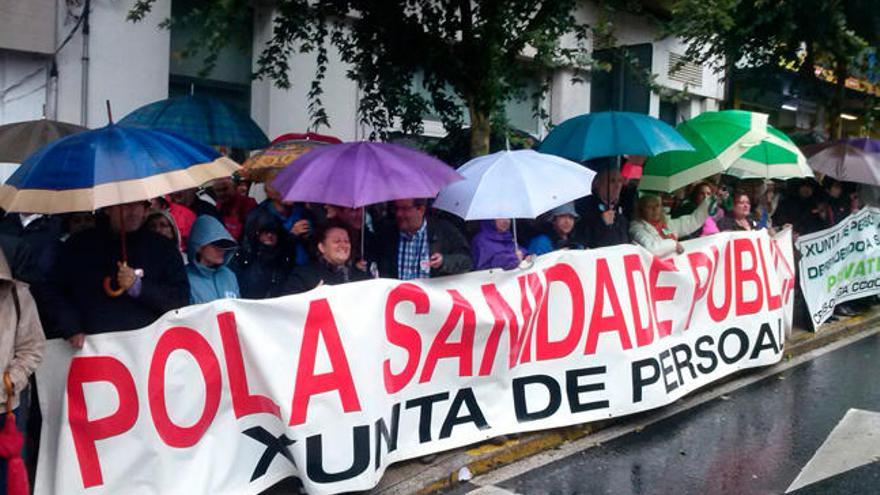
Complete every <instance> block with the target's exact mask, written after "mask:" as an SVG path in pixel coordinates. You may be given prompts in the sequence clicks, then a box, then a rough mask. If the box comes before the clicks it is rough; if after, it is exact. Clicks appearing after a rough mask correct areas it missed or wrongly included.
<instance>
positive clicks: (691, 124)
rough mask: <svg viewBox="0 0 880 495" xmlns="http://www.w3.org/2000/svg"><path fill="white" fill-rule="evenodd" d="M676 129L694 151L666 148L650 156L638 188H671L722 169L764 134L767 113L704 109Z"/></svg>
mask: <svg viewBox="0 0 880 495" xmlns="http://www.w3.org/2000/svg"><path fill="white" fill-rule="evenodd" d="M676 130H678V132H679V133H680V134H681V135H682V136H684V138H685V139H687V140H688V142H690V143H691V144H692V145H693V146H694V149H695V151H669V152H666V153H661V154H659V155H657V156H654V157H651V158H649V159H648V160H647V161H646V162H645V167H644V175H642V180H641V182H640V183H639V188H640V189H646V190H651V191H674V190H676V189H679V188H681V187H684V186H686V185H688V184H692V183H694V182H697V181H700V180H702V179H705V178H706V177H710V176H712V175H715V174H719V173H723V172H724V171H726V170H727V169H728V168H729V167H730V166H731V165H732V164H733V163H734V162H735V161H736V160H737V159H739V158H740V157H741V156H742V155H743V154H744V153H745V152H747V151H748V150H749V149H750V148H751V147H753V146H755V145H757V144H759V143H760V142H761V141H762V140H763V139H764V138H766V137H767V115H766V114H761V113H754V112H746V111H744V110H723V111H720V112H704V113H701V114H700V115H698V116H696V117H694V118H693V119H691V120H688V121H685V122H682V123H681V124H679V125H678V127H676Z"/></svg>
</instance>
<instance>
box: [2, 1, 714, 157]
mask: <svg viewBox="0 0 880 495" xmlns="http://www.w3.org/2000/svg"><path fill="white" fill-rule="evenodd" d="M133 3H134V0H0V124H4V123H9V122H15V121H21V120H29V119H35V118H40V117H42V116H46V117H48V118H52V119H57V120H62V121H67V122H73V123H79V124H83V125H86V126H88V127H91V128H94V127H100V126H103V125H105V124H106V123H107V121H108V115H107V110H106V105H105V101H110V103H111V106H112V112H113V115H114V117H116V118H117V119H118V118H120V117H122V116H124V115H125V114H127V113H128V112H130V111H132V110H134V109H136V108H138V107H140V106H141V105H144V104H147V103H150V102H152V101H155V100H159V99H163V98H167V97H169V96H175V95H179V94H185V93H186V92H199V93H207V94H213V95H216V96H219V97H222V98H225V99H227V100H230V101H233V102H235V103H236V104H238V105H239V106H240V107H242V108H243V109H245V110H246V111H248V112H249V113H250V115H251V116H252V117H253V119H254V120H255V121H256V122H257V123H258V124H259V125H260V126H261V127H262V128H263V130H264V131H265V132H266V134H267V135H268V136H269V137H270V138H273V137H275V136H277V135H280V134H283V133H286V132H304V131H306V130H307V126H308V124H309V117H308V110H307V106H308V102H307V93H308V88H309V85H310V83H311V79H312V75H313V74H314V69H315V60H314V57H313V56H311V55H300V54H297V55H294V56H293V58H292V60H291V63H290V66H291V72H292V77H291V82H292V86H291V88H290V89H279V88H276V87H274V86H273V85H272V84H271V83H270V82H268V81H252V80H251V79H250V74H251V71H252V70H254V69H255V66H256V59H257V58H258V56H259V53H260V51H261V50H262V47H263V46H264V45H265V43H266V40H268V38H269V37H270V36H271V30H272V17H273V9H272V7H271V2H256V3H255V5H256V6H255V7H254V10H253V12H250V13H248V15H247V16H245V17H243V19H246V21H245V22H249V23H251V25H252V27H253V28H252V31H251V32H249V33H247V32H246V35H247V36H249V37H250V43H244V44H243V45H244V48H242V46H235V47H233V46H231V47H229V48H228V49H227V50H226V51H225V52H224V53H223V55H222V56H221V57H220V62H219V63H218V65H217V67H216V68H215V69H214V70H213V71H212V72H211V73H209V74H207V75H205V74H202V73H201V70H200V69H201V60H200V59H199V58H198V57H194V58H193V57H190V58H187V57H184V56H183V54H184V52H185V51H186V49H187V46H188V44H187V43H188V41H189V40H190V39H191V38H192V37H191V35H190V33H189V32H187V30H186V28H185V27H181V28H174V29H172V30H166V29H160V28H159V27H158V25H159V23H160V22H161V21H162V20H163V19H165V18H167V17H168V16H169V15H171V14H172V13H179V12H181V11H183V10H185V9H187V8H189V7H190V6H191V5H192V3H193V0H157V1H156V2H155V4H154V6H153V9H152V11H151V12H150V14H149V15H148V16H147V17H146V18H145V19H144V20H143V21H141V22H139V23H132V22H128V21H126V15H127V13H128V11H129V9H130V8H131V6H132V5H133ZM86 4H88V5H90V7H91V10H90V12H91V14H90V15H89V16H88V25H87V26H86V25H85V23H84V22H83V21H82V15H81V14H82V12H83V9H84V8H85V5H86ZM596 15H597V14H596V8H595V6H594V5H593V4H591V3H590V2H583V3H582V4H581V7H580V9H579V12H577V16H578V17H579V18H581V19H583V20H586V21H587V22H589V21H591V20H594V19H595V18H596ZM615 26H616V28H615V35H616V37H617V40H618V43H619V45H622V46H625V47H626V48H627V51H628V52H629V53H630V54H631V55H633V56H634V57H635V58H636V59H637V60H638V62H639V64H640V65H642V67H645V68H650V71H651V73H653V74H655V75H656V79H655V81H656V83H657V84H659V85H660V86H661V87H662V88H663V89H664V90H668V94H665V95H664V94H660V93H658V92H656V91H650V90H649V89H648V88H647V86H645V85H644V84H641V83H639V81H638V80H637V79H638V78H637V77H634V75H633V74H632V73H631V72H628V71H627V70H626V69H619V68H615V69H614V70H612V71H611V72H595V71H594V72H582V71H579V70H577V69H574V68H572V69H562V70H559V71H558V72H557V73H555V74H553V75H552V84H551V87H550V91H549V92H548V93H547V94H546V95H545V96H544V100H543V101H542V105H543V106H544V109H545V111H546V114H547V115H548V116H549V121H542V120H540V119H539V118H538V117H537V116H535V115H533V112H532V111H531V108H532V103H531V102H510V104H509V106H508V112H507V113H508V117H509V119H510V121H511V124H512V125H513V126H515V127H517V128H519V129H522V130H524V131H527V132H529V133H532V134H534V135H536V136H537V137H542V136H543V134H544V133H545V132H546V129H547V128H548V126H549V125H551V124H556V123H559V122H561V121H563V120H565V119H566V118H569V117H572V116H575V115H578V114H582V113H586V112H590V111H600V110H608V109H624V110H632V111H638V112H643V113H648V114H650V115H652V116H655V117H659V118H662V119H664V120H666V121H668V122H670V123H676V122H680V121H681V120H683V119H686V118H690V117H693V116H695V115H697V114H699V113H700V112H703V111H707V110H716V109H718V108H719V106H720V103H721V101H722V100H723V99H724V96H725V95H724V85H723V83H722V82H721V75H719V74H715V73H713V72H712V71H711V70H710V69H709V68H706V67H699V66H693V65H685V66H684V67H682V68H681V69H680V70H678V71H673V70H672V69H673V68H674V67H675V65H676V62H678V60H679V58H680V57H681V54H683V53H684V50H685V47H684V46H682V44H681V43H680V42H678V41H677V40H674V39H669V38H666V39H660V37H659V35H660V33H659V31H658V28H657V27H655V26H654V25H653V24H652V23H651V21H649V20H647V19H645V18H641V17H637V16H630V15H621V16H619V18H618V19H615ZM86 27H87V28H88V29H86ZM238 45H242V44H238ZM248 45H249V46H248ZM590 49H591V50H592V51H593V56H594V57H596V58H601V57H602V56H603V51H602V50H601V49H598V48H597V49H593V47H590ZM329 56H330V64H329V67H328V72H327V77H326V79H325V82H324V91H325V94H324V96H323V101H324V104H325V106H326V111H327V114H328V116H329V119H330V125H331V128H330V129H324V128H322V129H320V132H324V133H329V134H333V135H335V136H338V137H340V138H341V139H344V140H354V139H363V138H365V137H366V136H367V135H368V134H369V129H366V128H364V126H363V125H361V124H360V123H359V119H358V115H357V107H358V101H359V88H358V86H357V84H356V83H354V82H353V81H351V80H349V79H348V78H347V77H346V75H345V74H346V70H347V67H346V65H345V64H344V63H343V62H342V61H341V60H340V57H339V54H338V53H336V52H334V51H333V50H332V48H331V50H330V54H329ZM664 92H665V91H664ZM682 93H683V94H682ZM669 94H677V95H678V97H677V98H675V99H673V100H672V101H668V100H667V97H668V95H669ZM424 128H425V134H426V135H430V136H442V135H443V134H444V132H445V131H444V130H443V128H442V126H441V125H440V123H439V122H438V121H437V120H436V119H432V118H431V116H430V115H426V116H425V126H424Z"/></svg>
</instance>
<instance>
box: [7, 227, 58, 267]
mask: <svg viewBox="0 0 880 495" xmlns="http://www.w3.org/2000/svg"><path fill="white" fill-rule="evenodd" d="M61 234H62V220H61V217H57V216H48V215H44V216H42V217H40V218H38V219H36V220H34V221H32V222H31V223H29V224H28V225H27V227H25V226H23V225H22V224H21V216H19V214H18V213H7V214H6V216H4V217H3V219H2V220H0V235H8V236H11V237H17V238H19V239H21V240H22V242H24V243H25V244H27V245H28V247H29V248H30V251H31V253H32V255H33V256H34V261H35V262H36V263H37V269H38V270H39V272H40V275H41V277H45V276H46V275H48V274H49V271H50V270H51V269H52V266H53V265H54V264H55V257H56V256H57V255H58V248H59V245H60V239H61Z"/></svg>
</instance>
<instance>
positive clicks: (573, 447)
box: [470, 326, 880, 486]
mask: <svg viewBox="0 0 880 495" xmlns="http://www.w3.org/2000/svg"><path fill="white" fill-rule="evenodd" d="M878 332H880V326H878V327H875V328H872V329H870V330H867V331H864V332H860V333H857V334H854V335H851V336H849V337H846V338H843V339H840V340H838V341H836V342H832V343H831V344H828V345H826V346H823V347H820V348H818V349H815V350H812V351H810V352H807V353H805V354H801V355H800V356H796V357H794V358H792V359H791V360H789V361H787V362H781V363H779V364H777V365H775V366H771V367H769V368H767V369H766V370H764V371H761V372H759V373H757V374H754V375H752V374H749V375H746V376H743V377H742V378H737V379H735V380H732V381H730V382H728V383H725V384H724V385H721V386H719V387H716V388H713V389H710V390H706V391H703V392H699V391H697V392H696V393H695V394H694V395H691V396H689V398H688V397H686V398H684V399H682V400H681V401H679V402H675V403H673V404H670V405H668V406H665V407H663V408H660V409H658V410H657V412H656V413H654V414H651V415H650V416H648V417H646V418H642V419H637V420H634V421H632V422H626V423H623V424H619V425H616V426H612V427H610V428H605V429H603V430H599V431H598V432H597V433H594V434H592V435H587V436H586V437H584V438H581V439H578V440H575V441H573V442H570V443H566V444H562V445H561V446H559V448H557V449H555V450H552V451H547V452H541V453H539V454H535V455H534V456H531V457H528V458H526V459H523V460H521V461H517V462H514V463H512V464H508V465H506V466H502V467H500V468H498V469H497V470H494V471H490V472H488V473H486V474H482V475H479V476H476V477H475V478H474V479H472V480H470V482H471V483H473V484H476V485H480V486H490V485H498V484H500V483H502V482H504V481H507V480H509V479H512V478H516V477H517V476H519V475H521V474H524V473H527V472H529V471H532V470H534V469H537V468H540V467H542V466H546V465H547V464H550V463H551V462H555V461H558V460H560V459H564V458H566V457H570V456H572V455H574V454H577V453H579V452H581V451H583V450H587V449H589V448H592V447H596V446H598V445H601V444H603V443H608V442H610V441H611V440H614V439H616V438H620V437H622V436H624V435H627V434H629V433H632V432H634V431H641V430H642V429H644V428H645V427H648V426H650V425H652V424H654V423H657V422H659V421H662V420H664V419H667V418H669V417H672V416H674V415H676V414H679V413H682V412H684V411H687V410H688V409H692V408H694V407H697V406H699V405H701V404H704V403H706V402H709V401H711V400H715V399H717V398H719V397H721V396H722V395H729V394H731V393H732V392H734V391H736V390H738V389H740V388H743V387H747V386H749V385H752V384H754V383H757V382H760V381H762V380H764V379H766V378H768V377H771V376H774V375H778V374H780V373H783V372H785V371H788V370H789V369H791V368H794V367H795V366H798V365H800V364H803V363H805V362H807V361H811V360H813V359H816V358H818V357H821V356H823V355H825V354H828V353H829V352H833V351H836V350H837V349H840V348H841V347H844V346H847V345H849V344H852V343H854V342H858V341H859V340H862V339H864V338H868V337H872V336H874V335H875V334H877V333H878Z"/></svg>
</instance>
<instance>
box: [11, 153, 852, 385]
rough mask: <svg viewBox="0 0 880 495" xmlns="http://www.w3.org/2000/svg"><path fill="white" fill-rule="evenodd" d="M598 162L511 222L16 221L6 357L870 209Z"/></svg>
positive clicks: (837, 189) (828, 190) (293, 214)
mask: <svg viewBox="0 0 880 495" xmlns="http://www.w3.org/2000/svg"><path fill="white" fill-rule="evenodd" d="M589 165H591V166H595V167H596V168H597V169H598V173H597V175H596V178H595V180H594V182H593V194H592V195H589V196H587V197H585V198H582V199H580V200H578V201H575V202H573V203H569V204H564V205H561V206H559V207H558V208H555V209H553V210H552V211H550V212H548V213H547V214H545V215H544V216H542V217H541V218H539V219H536V220H518V221H517V224H516V225H513V224H512V221H511V220H510V219H494V220H485V221H480V222H469V223H465V222H463V221H461V220H460V219H458V218H456V217H452V216H451V215H448V214H446V213H444V212H441V211H437V210H432V208H431V201H430V199H426V198H411V199H404V200H397V201H393V202H389V203H388V204H379V205H372V206H370V207H367V208H365V209H357V208H346V207H339V206H334V205H318V204H304V203H290V202H285V201H283V200H282V199H281V197H280V195H279V194H278V192H277V191H275V190H274V189H273V188H272V187H271V177H269V180H267V182H266V183H265V184H264V188H265V196H266V199H265V200H263V201H262V202H260V203H257V202H256V201H255V199H254V198H252V197H251V196H250V194H249V193H250V187H251V185H250V184H248V183H247V182H246V181H242V180H234V179H233V178H227V179H221V180H217V181H214V182H213V183H212V184H210V185H206V187H205V188H204V189H202V190H187V191H181V192H177V193H174V194H170V195H168V196H166V197H162V198H155V199H154V200H153V201H151V202H137V203H130V204H125V205H118V206H112V207H108V208H105V209H103V210H102V211H99V212H97V213H95V214H90V213H76V214H69V215H61V216H46V215H36V214H34V215H28V214H19V213H9V214H6V215H5V216H4V217H3V218H2V220H0V248H2V253H0V254H2V256H0V284H2V288H3V291H4V292H3V293H2V295H0V296H2V297H5V299H4V306H3V309H2V311H3V313H0V318H5V319H6V321H7V323H9V324H10V325H13V324H14V325H15V326H17V327H18V328H19V329H20V331H19V332H18V333H17V334H16V335H17V336H16V337H15V341H14V342H13V341H12V340H10V339H9V338H7V337H8V335H10V334H9V333H5V334H4V335H5V337H3V338H2V339H0V351H2V354H0V359H5V360H6V361H7V362H6V366H4V369H9V370H12V372H11V375H12V376H11V378H12V381H13V383H14V386H15V390H16V391H21V390H22V389H24V387H25V386H26V384H27V377H28V375H30V374H31V373H32V372H33V370H34V369H35V368H36V366H37V365H38V364H39V362H40V357H39V355H40V347H41V346H42V341H43V339H44V337H45V338H63V339H66V340H67V341H68V342H69V343H70V345H72V346H73V347H76V348H79V347H82V346H83V343H84V340H85V337H86V335H88V334H95V333H101V332H110V331H121V330H133V329H138V328H142V327H144V326H147V325H149V324H150V323H152V322H153V321H155V320H156V319H157V318H158V317H159V316H160V315H162V314H163V313H165V312H167V311H169V310H172V309H175V308H180V307H183V306H186V305H189V304H197V303H204V302H209V301H212V300H216V299H221V298H246V299H261V298H269V297H276V296H282V295H286V294H295V293H301V292H306V291H309V290H312V289H314V288H316V287H318V286H321V285H334V284H342V283H347V282H355V281H359V280H366V279H369V278H376V277H388V278H397V279H401V280H413V279H423V278H434V277H439V276H445V275H454V274H460V273H464V272H468V271H471V270H484V269H504V270H507V269H515V268H516V267H518V266H520V263H521V262H522V261H523V260H524V259H526V258H528V257H530V256H538V255H542V254H545V253H549V252H551V251H556V250H560V249H570V250H578V249H595V248H601V247H607V246H613V245H619V244H627V243H636V244H639V245H641V246H643V247H644V248H645V249H647V250H648V251H650V252H651V253H653V254H655V255H657V256H661V257H662V256H668V255H672V254H675V253H681V252H682V251H683V247H682V244H681V243H682V241H684V240H686V239H691V238H695V237H699V236H707V235H712V234H715V233H718V232H724V231H747V230H756V229H774V228H776V227H779V226H783V225H791V226H792V228H793V231H794V233H795V235H799V234H800V235H802V234H806V233H810V232H814V231H817V230H820V229H823V228H827V227H829V226H832V225H834V224H835V223H837V222H839V221H841V220H842V219H843V218H845V217H846V216H847V215H848V214H849V213H850V212H851V211H853V210H855V209H857V208H859V202H858V196H857V192H858V191H857V189H856V187H855V186H854V185H852V184H845V183H840V182H837V181H834V180H831V179H826V180H825V181H823V183H822V184H821V185H820V184H819V183H817V182H816V181H815V180H812V179H802V180H790V181H787V182H781V181H764V180H742V181H735V180H732V179H730V178H727V177H724V178H721V177H716V178H715V180H714V181H704V182H699V183H697V184H693V185H691V186H690V187H688V188H685V189H684V190H681V191H678V192H676V193H674V194H651V193H645V192H641V191H638V183H637V181H634V180H626V179H624V178H623V177H622V176H621V174H620V172H619V171H618V170H617V168H616V167H613V166H608V165H609V164H601V163H600V164H595V163H593V164H589ZM514 232H517V234H516V235H515V234H514ZM123 239H124V240H123ZM123 246H124V248H123ZM25 284H27V285H25ZM31 294H33V297H31ZM841 311H842V312H844V314H846V313H847V312H851V308H849V307H847V306H843V307H842V309H841ZM2 393H3V391H0V394H2Z"/></svg>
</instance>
